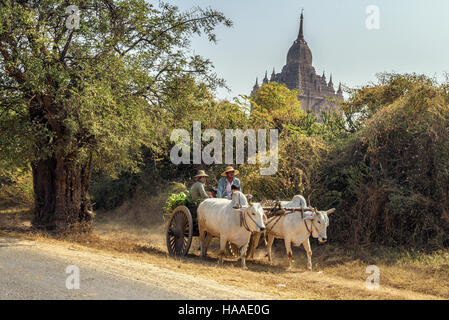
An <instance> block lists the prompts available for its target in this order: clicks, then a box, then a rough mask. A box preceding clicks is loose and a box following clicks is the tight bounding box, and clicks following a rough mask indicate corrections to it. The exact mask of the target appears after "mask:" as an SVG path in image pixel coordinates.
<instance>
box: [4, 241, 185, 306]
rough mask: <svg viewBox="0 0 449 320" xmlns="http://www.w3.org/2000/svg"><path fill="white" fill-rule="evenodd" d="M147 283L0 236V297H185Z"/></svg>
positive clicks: (47, 298)
mask: <svg viewBox="0 0 449 320" xmlns="http://www.w3.org/2000/svg"><path fill="white" fill-rule="evenodd" d="M69 265H77V266H78V267H79V269H80V289H79V290H68V289H67V288H66V279H67V277H69V276H70V274H66V268H67V266H69ZM187 298H188V297H186V296H183V295H181V294H179V293H176V292H172V291H168V290H166V289H164V288H161V287H159V286H154V285H152V284H151V283H143V282H141V281H134V280H131V279H127V278H124V277H120V276H117V275H116V274H111V273H107V272H104V271H103V270H100V269H97V268H95V267H92V266H89V265H86V264H85V263H83V262H81V261H79V260H78V259H76V258H74V259H73V260H71V259H67V257H64V258H62V257H55V256H51V255H49V254H48V253H46V252H40V251H39V250H38V248H36V246H35V245H33V243H32V242H29V243H28V242H23V241H19V240H16V239H13V238H8V237H1V236H0V299H46V300H51V299H187Z"/></svg>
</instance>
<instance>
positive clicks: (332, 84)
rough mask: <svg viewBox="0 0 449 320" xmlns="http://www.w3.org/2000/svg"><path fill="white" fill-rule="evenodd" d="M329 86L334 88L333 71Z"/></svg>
mask: <svg viewBox="0 0 449 320" xmlns="http://www.w3.org/2000/svg"><path fill="white" fill-rule="evenodd" d="M328 86H329V87H331V88H334V83H333V82H332V73H331V77H330V80H329V84H328Z"/></svg>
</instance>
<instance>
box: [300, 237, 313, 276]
mask: <svg viewBox="0 0 449 320" xmlns="http://www.w3.org/2000/svg"><path fill="white" fill-rule="evenodd" d="M302 246H303V247H304V250H306V253H307V269H308V270H310V271H312V249H311V248H310V241H309V238H307V240H305V241H304V242H303V243H302Z"/></svg>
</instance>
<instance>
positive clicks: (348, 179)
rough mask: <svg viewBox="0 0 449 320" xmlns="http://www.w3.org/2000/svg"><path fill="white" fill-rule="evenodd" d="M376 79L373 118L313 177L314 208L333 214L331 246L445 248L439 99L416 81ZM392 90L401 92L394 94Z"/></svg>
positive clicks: (446, 160)
mask: <svg viewBox="0 0 449 320" xmlns="http://www.w3.org/2000/svg"><path fill="white" fill-rule="evenodd" d="M383 79H384V78H381V83H380V84H379V85H378V87H372V88H371V90H372V91H373V92H381V93H382V95H381V97H378V98H377V100H373V102H374V101H377V102H376V103H377V104H378V106H377V111H375V112H374V113H373V114H372V116H371V117H367V118H366V119H365V121H364V124H363V127H362V128H361V129H359V130H358V132H356V133H355V134H354V135H353V136H351V138H350V139H347V140H346V142H345V143H344V144H339V145H336V146H335V147H334V148H333V150H332V152H331V154H330V156H329V158H328V159H327V161H325V162H324V163H323V166H322V169H321V170H322V179H321V181H320V184H319V185H320V186H321V188H322V189H321V190H320V197H319V199H320V203H323V204H327V205H328V206H337V207H338V209H339V214H336V215H335V217H334V219H333V223H332V224H331V230H332V231H331V232H332V234H333V238H334V239H336V240H338V241H341V242H344V243H346V244H351V245H352V246H359V245H361V244H369V243H373V242H375V243H381V244H385V245H390V246H398V245H401V246H411V247H423V248H430V249H435V248H440V247H441V246H448V245H449V243H448V237H447V234H448V232H449V216H448V208H449V201H448V197H447V195H448V194H449V136H448V134H447V128H448V127H449V125H448V124H449V105H448V101H447V93H445V91H444V90H442V88H441V87H440V86H437V85H435V84H433V83H432V82H431V81H430V80H429V79H426V78H424V77H421V76H419V77H418V76H416V77H413V78H412V80H413V81H411V80H410V79H411V78H410V76H408V75H405V76H404V77H401V76H400V75H390V77H389V78H388V79H394V81H387V82H386V83H385V82H383ZM398 83H399V84H407V86H406V87H407V90H406V91H404V92H402V93H400V94H399V93H398V92H400V91H401V90H399V89H398V86H397V84H398ZM361 91H362V92H364V89H362V90H361ZM387 93H390V94H387ZM381 103H384V104H383V105H382V104H381Z"/></svg>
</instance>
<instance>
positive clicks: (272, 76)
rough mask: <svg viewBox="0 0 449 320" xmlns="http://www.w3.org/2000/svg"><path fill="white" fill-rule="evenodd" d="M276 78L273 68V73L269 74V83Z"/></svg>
mask: <svg viewBox="0 0 449 320" xmlns="http://www.w3.org/2000/svg"><path fill="white" fill-rule="evenodd" d="M275 76H276V72H275V70H274V68H273V73H272V74H271V78H270V81H274V77H275Z"/></svg>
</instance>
